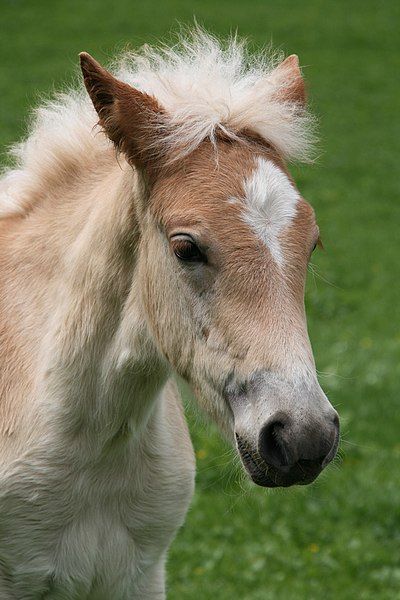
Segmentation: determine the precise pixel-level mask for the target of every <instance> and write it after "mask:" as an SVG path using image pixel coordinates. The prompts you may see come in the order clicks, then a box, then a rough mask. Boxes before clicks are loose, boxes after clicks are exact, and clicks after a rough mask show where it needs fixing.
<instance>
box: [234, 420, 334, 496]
mask: <svg viewBox="0 0 400 600" xmlns="http://www.w3.org/2000/svg"><path fill="white" fill-rule="evenodd" d="M235 435H236V443H237V447H238V451H239V454H240V457H241V460H242V462H243V465H244V467H245V469H246V471H247V472H248V473H249V475H250V477H251V479H252V480H253V481H254V483H256V484H257V485H260V486H262V487H289V486H291V485H307V484H309V483H311V482H312V481H314V480H315V479H316V477H318V475H319V474H320V473H321V471H322V470H323V469H324V468H325V467H326V466H327V465H328V464H329V463H330V462H331V461H332V460H333V458H334V457H335V455H336V452H337V448H338V443H339V418H338V416H337V413H336V412H335V411H333V410H332V413H331V414H330V416H329V418H327V419H326V421H325V422H323V423H322V422H321V421H318V422H317V423H314V424H308V425H306V426H303V427H302V428H300V427H299V426H298V425H296V424H295V423H293V422H292V421H291V419H290V417H289V416H288V415H285V414H284V413H281V412H280V413H277V414H276V415H274V416H272V417H271V418H270V419H269V420H268V421H267V422H266V423H265V424H264V426H263V427H262V429H261V431H260V433H259V436H258V444H257V447H254V445H253V444H251V443H249V442H248V441H246V439H245V438H244V437H242V435H240V434H238V433H236V434H235Z"/></svg>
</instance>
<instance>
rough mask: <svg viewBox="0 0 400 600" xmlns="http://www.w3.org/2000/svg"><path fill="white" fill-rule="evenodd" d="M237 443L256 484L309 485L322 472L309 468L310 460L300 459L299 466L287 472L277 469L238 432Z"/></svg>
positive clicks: (262, 485)
mask: <svg viewBox="0 0 400 600" xmlns="http://www.w3.org/2000/svg"><path fill="white" fill-rule="evenodd" d="M236 443H237V447H238V450H239V456H240V458H241V460H242V463H243V465H244V468H245V470H246V471H247V473H248V474H249V475H250V478H251V480H252V481H253V483H255V484H256V485H259V486H261V487H267V488H276V487H290V486H291V485H308V484H309V483H312V482H313V481H314V479H315V478H316V477H317V476H318V474H319V473H320V470H318V471H317V472H315V469H309V468H308V465H307V464H306V463H307V462H308V461H300V462H299V464H298V465H297V466H295V467H294V468H293V469H291V470H290V471H289V472H287V473H281V472H279V471H277V470H276V469H275V468H274V467H272V466H271V465H268V464H267V463H266V462H265V460H264V459H263V458H262V457H261V456H260V455H259V454H258V452H257V451H255V450H254V449H252V448H251V447H250V445H249V444H247V443H246V442H245V441H244V440H243V439H242V438H241V437H240V436H239V435H237V434H236Z"/></svg>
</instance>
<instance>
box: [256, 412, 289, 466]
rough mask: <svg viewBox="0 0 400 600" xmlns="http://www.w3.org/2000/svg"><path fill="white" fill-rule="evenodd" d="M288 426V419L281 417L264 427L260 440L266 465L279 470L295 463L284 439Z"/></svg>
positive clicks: (259, 447)
mask: <svg viewBox="0 0 400 600" xmlns="http://www.w3.org/2000/svg"><path fill="white" fill-rule="evenodd" d="M288 426H289V420H288V418H287V417H286V416H285V415H279V417H275V418H273V419H272V420H271V421H269V422H268V423H266V424H265V425H264V427H263V428H262V429H261V432H260V436H259V440H258V452H259V454H260V455H261V456H262V458H263V459H264V460H265V462H266V463H268V464H269V465H272V466H274V467H276V468H278V469H282V468H283V469H285V468H288V467H290V466H292V465H293V463H294V462H295V461H294V460H292V457H291V456H290V452H289V449H288V446H287V444H286V443H285V440H284V437H283V433H284V430H285V427H288Z"/></svg>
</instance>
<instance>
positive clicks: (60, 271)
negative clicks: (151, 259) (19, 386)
mask: <svg viewBox="0 0 400 600" xmlns="http://www.w3.org/2000/svg"><path fill="white" fill-rule="evenodd" d="M132 190H133V194H132ZM85 193H86V194H87V195H88V196H89V199H87V197H86V202H89V205H90V207H89V209H87V207H86V208H84V207H82V211H84V210H85V211H86V213H85V214H84V213H82V218H84V219H85V222H84V225H83V226H82V227H81V229H80V231H79V233H78V234H77V235H76V237H75V239H73V241H72V243H71V244H70V245H69V246H68V247H67V249H66V251H65V254H64V256H63V257H62V259H61V260H60V262H59V264H58V265H57V268H56V269H54V271H55V274H54V276H53V278H52V281H51V283H50V285H49V288H50V289H51V290H52V291H51V296H50V293H49V297H52V306H51V309H52V310H53V314H52V315H51V317H50V318H48V319H47V320H46V329H45V335H44V336H43V341H42V344H41V348H42V352H41V355H40V360H39V365H40V367H39V372H38V376H37V379H36V393H35V397H36V398H40V401H39V406H38V415H39V417H40V418H41V419H43V421H42V422H44V423H45V424H46V425H45V427H46V428H47V429H49V428H50V429H51V431H53V432H54V433H56V435H58V436H60V435H62V436H63V438H68V439H70V440H79V444H80V443H81V441H82V440H83V441H84V442H85V443H86V445H89V446H90V447H91V448H93V449H94V451H98V450H100V451H101V448H102V447H103V446H104V444H107V443H108V442H109V440H110V439H112V438H113V437H114V436H116V435H117V434H118V432H119V431H121V429H124V428H125V429H126V427H127V426H128V425H129V428H130V430H131V431H133V432H134V433H136V435H137V436H139V434H140V432H142V431H143V430H144V429H145V426H146V423H147V421H148V419H149V415H150V414H151V412H152V409H154V407H155V405H156V403H157V399H158V397H159V394H160V390H161V388H162V386H163V383H164V382H165V379H166V376H167V369H166V366H165V363H164V362H163V360H162V359H161V358H160V356H159V353H158V352H157V350H156V348H155V346H154V344H153V342H152V338H151V335H150V332H149V330H148V326H147V324H146V319H145V316H144V312H143V309H142V305H141V294H140V286H141V284H142V282H141V281H140V280H139V272H138V269H137V268H136V264H137V248H138V242H139V239H140V232H139V226H138V219H137V202H139V201H140V194H142V193H143V191H142V186H141V184H140V181H139V179H138V175H137V173H134V172H133V171H132V169H131V168H130V167H129V166H128V165H126V164H124V165H123V167H122V170H121V169H119V168H118V169H115V168H114V169H113V171H112V173H108V174H107V175H106V176H105V177H103V178H101V179H100V180H99V182H98V183H97V184H96V185H95V186H94V187H93V188H92V189H91V190H87V189H86V190H85ZM79 195H80V194H79V193H78V196H79ZM82 197H83V195H82ZM76 210H77V212H78V218H77V217H76V215H74V219H73V220H76V221H78V220H79V210H80V209H79V202H78V201H76ZM69 227H71V225H70V226H69ZM59 235H61V236H62V232H61V231H60V232H59ZM53 237H54V236H53ZM56 254H57V252H56ZM49 312H51V311H49ZM49 421H50V422H49Z"/></svg>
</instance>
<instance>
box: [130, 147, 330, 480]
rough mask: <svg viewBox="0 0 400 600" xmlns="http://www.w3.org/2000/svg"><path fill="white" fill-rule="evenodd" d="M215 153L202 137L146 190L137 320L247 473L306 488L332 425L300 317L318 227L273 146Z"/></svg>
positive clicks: (326, 450)
mask: <svg viewBox="0 0 400 600" xmlns="http://www.w3.org/2000/svg"><path fill="white" fill-rule="evenodd" d="M217 156H218V162H216V161H215V154H214V149H213V148H212V147H211V144H210V143H204V144H203V145H202V146H201V147H200V148H199V149H198V150H197V151H195V152H194V153H193V154H192V155H191V156H190V157H187V158H186V159H185V160H184V161H183V162H182V163H180V165H179V167H176V168H173V169H169V170H167V171H166V172H165V173H164V174H162V175H161V176H160V178H159V179H158V180H157V181H156V183H155V185H154V187H153V189H152V192H151V196H150V202H149V208H148V213H147V215H146V218H145V222H146V226H145V227H144V230H143V244H142V248H141V252H142V255H141V258H140V263H141V264H142V266H143V268H144V269H146V274H145V275H144V278H143V279H144V280H146V281H147V282H148V283H147V285H146V289H145V294H144V304H145V306H146V310H147V314H148V319H149V322H150V324H151V329H152V331H153V334H154V337H155V339H156V340H157V343H158V345H159V347H160V349H161V351H162V352H163V354H164V356H165V357H166V358H167V360H168V361H169V362H170V363H171V365H172V366H173V367H174V368H175V369H176V371H177V372H178V373H179V374H180V375H181V376H182V377H184V378H185V379H186V380H187V381H189V382H190V383H191V385H192V386H193V389H194V392H195V395H196V396H197V397H198V399H199V402H200V404H201V405H202V406H203V407H204V408H205V409H206V411H207V412H208V413H210V414H211V415H212V417H213V418H214V419H215V420H216V421H217V422H218V423H219V424H220V425H221V427H222V428H223V429H224V430H225V431H226V432H227V433H228V435H229V436H231V437H234V438H235V439H236V444H237V448H238V451H239V453H240V456H241V459H242V461H243V464H244V466H245V468H246V470H247V471H248V473H249V474H250V476H251V477H252V479H253V480H254V481H255V482H256V483H258V484H260V485H263V486H277V485H280V486H287V485H291V484H294V483H308V482H310V481H312V480H313V479H314V478H315V477H316V476H317V475H318V473H319V472H320V471H321V470H322V468H323V467H324V466H325V465H326V464H328V463H329V462H330V460H331V459H332V458H333V457H334V455H335V453H336V448H337V444H338V431H339V430H338V417H337V414H336V412H335V411H334V410H333V408H332V406H331V405H330V403H329V402H328V400H327V398H326V396H325V394H324V393H323V391H322V390H321V388H320V386H319V384H318V381H317V378H316V372H315V365H314V360H313V356H312V351H311V347H310V342H309V338H308V334H307V327H306V320H305V313H304V302H303V298H304V282H305V277H306V270H307V264H308V260H309V258H310V255H311V252H312V250H313V248H314V247H315V245H316V243H317V241H318V238H319V232H318V227H317V225H316V223H315V218H314V213H313V210H312V209H311V207H310V206H309V205H308V204H307V203H306V202H305V201H304V200H303V199H302V198H301V197H300V194H299V192H298V191H297V189H296V188H295V186H294V184H293V182H292V181H291V179H290V176H289V175H288V174H287V172H286V169H285V167H284V165H283V163H282V162H281V161H280V160H279V158H278V157H277V156H276V154H274V152H273V151H271V150H270V149H267V148H264V149H262V148H260V147H259V146H258V145H257V144H255V143H252V142H249V143H248V144H247V145H243V144H242V143H239V142H237V143H235V142H234V143H230V142H229V143H228V142H223V141H221V142H219V143H218V148H217Z"/></svg>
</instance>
